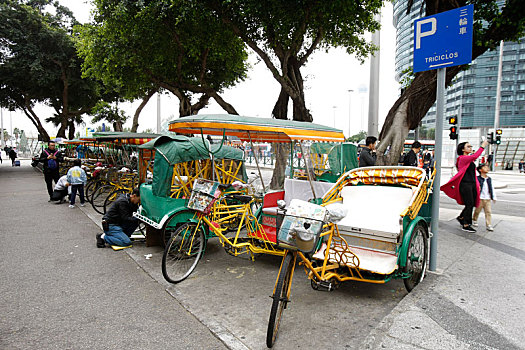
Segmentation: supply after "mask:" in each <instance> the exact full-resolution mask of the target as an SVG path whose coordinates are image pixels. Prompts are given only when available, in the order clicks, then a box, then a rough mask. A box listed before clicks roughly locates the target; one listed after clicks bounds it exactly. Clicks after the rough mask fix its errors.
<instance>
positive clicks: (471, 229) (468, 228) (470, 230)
mask: <svg viewBox="0 0 525 350" xmlns="http://www.w3.org/2000/svg"><path fill="white" fill-rule="evenodd" d="M461 229H462V230H463V231H465V232H476V230H475V229H474V228H473V227H472V226H470V225H468V226H463V227H462V228H461Z"/></svg>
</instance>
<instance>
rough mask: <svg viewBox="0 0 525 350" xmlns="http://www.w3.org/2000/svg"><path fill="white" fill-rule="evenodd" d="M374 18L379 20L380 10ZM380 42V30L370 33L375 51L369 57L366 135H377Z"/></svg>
mask: <svg viewBox="0 0 525 350" xmlns="http://www.w3.org/2000/svg"><path fill="white" fill-rule="evenodd" d="M376 20H377V21H378V22H381V12H380V13H378V14H377V15H376ZM380 43H381V37H380V31H379V30H377V31H375V32H374V33H372V44H373V45H374V46H377V51H376V52H375V53H374V55H373V56H372V57H371V59H370V91H369V94H368V134H367V135H368V136H376V137H377V136H378V120H379V119H378V115H379V61H380V54H379V51H380V50H379V46H380Z"/></svg>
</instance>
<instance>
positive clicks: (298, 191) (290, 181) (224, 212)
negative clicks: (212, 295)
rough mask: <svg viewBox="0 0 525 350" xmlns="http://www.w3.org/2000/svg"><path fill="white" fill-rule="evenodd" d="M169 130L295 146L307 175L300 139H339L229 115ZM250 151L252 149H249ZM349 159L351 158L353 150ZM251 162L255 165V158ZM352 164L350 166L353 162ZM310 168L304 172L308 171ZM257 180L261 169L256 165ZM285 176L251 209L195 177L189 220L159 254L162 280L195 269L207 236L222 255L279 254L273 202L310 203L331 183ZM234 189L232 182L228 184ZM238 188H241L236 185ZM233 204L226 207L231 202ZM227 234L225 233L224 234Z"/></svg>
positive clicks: (246, 201) (336, 133)
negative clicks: (280, 184)
mask: <svg viewBox="0 0 525 350" xmlns="http://www.w3.org/2000/svg"><path fill="white" fill-rule="evenodd" d="M169 128H170V131H173V132H177V133H187V134H188V133H191V134H196V135H197V138H199V135H200V136H201V138H202V139H203V140H204V135H205V134H207V135H216V136H222V137H223V138H224V137H226V136H235V137H237V138H239V139H240V140H241V141H243V142H250V144H252V145H253V142H272V143H281V144H282V143H285V144H295V143H297V144H298V145H299V147H300V148H301V149H302V150H303V151H304V149H306V150H307V152H302V153H303V156H304V157H303V161H304V164H305V166H306V168H307V169H306V170H307V171H306V172H307V174H309V175H310V174H311V173H312V172H311V171H309V170H311V167H310V166H309V160H308V158H309V154H310V153H309V152H308V150H309V149H308V147H307V146H309V145H306V144H305V143H304V141H308V142H309V143H311V142H335V143H341V142H343V141H344V136H343V134H342V132H341V131H340V130H338V129H334V128H330V127H326V126H322V125H317V124H313V123H303V122H296V121H289V120H277V119H265V118H251V117H241V116H235V115H200V116H190V117H185V118H180V119H178V120H176V121H173V122H171V123H170V126H169ZM252 148H253V146H252ZM290 149H291V150H292V152H290V154H291V156H290V163H289V165H291V166H292V167H293V164H294V163H293V155H294V152H293V147H290ZM354 157H355V158H356V157H357V155H356V153H355V152H354ZM255 159H256V164H257V165H258V163H257V158H255ZM354 163H356V162H354ZM308 168H310V169H308ZM258 172H259V176H260V178H262V176H261V171H260V168H259V167H258ZM290 174H291V175H292V177H291V178H286V179H285V182H284V190H281V191H274V192H270V191H268V192H267V191H266V188H265V186H264V183H263V187H264V190H265V195H264V198H263V203H262V206H261V207H260V208H258V209H257V210H256V211H254V210H253V205H252V204H253V202H254V200H255V199H254V197H253V196H247V195H239V194H232V193H227V192H225V191H224V186H223V184H222V183H221V182H220V181H217V179H215V180H211V181H210V180H208V179H201V178H198V179H195V181H194V186H193V189H192V192H191V195H190V197H189V200H188V202H187V204H186V207H187V209H189V210H191V213H192V216H191V217H188V219H187V222H186V223H185V224H184V225H182V226H181V227H179V228H178V229H177V230H176V231H175V232H173V234H172V236H171V238H170V240H169V242H168V243H167V245H166V248H165V250H164V255H163V259H162V272H163V275H164V277H165V279H166V280H167V281H169V282H172V283H178V282H181V281H183V280H184V279H185V278H187V277H188V276H189V275H190V274H191V273H192V271H193V270H194V269H195V267H196V266H197V263H198V261H199V259H200V257H201V256H202V254H203V251H204V248H205V245H206V242H207V240H208V239H209V238H211V237H214V236H216V237H218V238H219V241H220V243H221V244H222V246H223V247H224V249H225V250H226V252H227V253H229V254H231V255H233V256H239V255H242V254H247V255H249V256H250V258H251V259H252V260H253V259H254V256H255V255H256V254H270V255H278V256H282V255H283V254H284V251H283V250H282V249H280V248H279V247H278V246H277V239H276V238H277V236H276V232H277V228H278V226H279V224H278V219H279V218H280V215H279V210H278V207H277V202H278V201H280V200H282V201H284V202H290V201H291V200H292V199H293V198H301V199H303V200H315V199H317V198H320V197H321V195H322V194H324V193H325V192H326V191H327V190H328V189H329V188H330V187H331V186H332V183H328V182H322V181H315V180H312V178H310V176H308V177H309V178H310V181H304V180H299V179H294V178H293V174H294V171H291V172H290ZM234 185H235V184H234ZM240 187H242V186H240ZM235 201H236V202H237V203H235V204H231V202H235ZM234 215H236V216H237V217H238V216H240V219H239V220H238V224H237V227H236V228H235V229H234V230H233V232H230V231H231V227H229V225H227V224H226V225H225V223H227V220H228V218H229V217H230V216H234ZM228 232H230V233H231V234H228Z"/></svg>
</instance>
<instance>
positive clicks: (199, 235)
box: [162, 222, 205, 283]
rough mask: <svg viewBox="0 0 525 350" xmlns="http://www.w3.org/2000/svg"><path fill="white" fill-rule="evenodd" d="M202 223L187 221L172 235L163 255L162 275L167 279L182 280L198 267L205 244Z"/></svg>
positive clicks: (172, 281)
mask: <svg viewBox="0 0 525 350" xmlns="http://www.w3.org/2000/svg"><path fill="white" fill-rule="evenodd" d="M201 224H202V223H195V222H186V223H184V224H182V225H181V226H180V227H179V228H178V229H177V230H176V231H175V232H174V233H173V235H172V236H171V238H170V240H169V241H168V244H167V245H166V248H165V249H164V254H163V255H162V275H163V276H164V278H165V279H166V281H168V282H170V283H179V282H182V281H184V280H185V279H186V278H188V276H189V275H191V273H192V272H193V270H195V267H197V264H198V263H199V260H200V258H201V256H202V253H203V251H204V244H205V237H204V230H203V228H202V226H201ZM192 249H193V250H194V251H192Z"/></svg>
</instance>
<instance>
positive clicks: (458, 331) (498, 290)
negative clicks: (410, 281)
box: [363, 215, 525, 350]
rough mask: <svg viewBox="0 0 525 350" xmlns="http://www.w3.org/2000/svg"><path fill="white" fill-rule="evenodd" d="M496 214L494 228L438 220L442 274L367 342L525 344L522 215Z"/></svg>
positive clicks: (394, 345)
mask: <svg viewBox="0 0 525 350" xmlns="http://www.w3.org/2000/svg"><path fill="white" fill-rule="evenodd" d="M449 217H450V215H449ZM500 217H501V216H500ZM494 219H495V231H494V232H487V231H485V229H484V228H479V229H478V232H477V233H475V234H468V233H465V232H463V231H461V230H460V229H459V228H458V227H457V226H458V224H457V223H456V222H455V220H454V219H452V220H451V221H440V233H439V242H438V251H439V254H438V272H439V274H429V276H428V277H427V278H426V279H425V280H424V281H423V283H422V284H421V285H419V286H418V287H417V288H416V289H415V290H414V291H413V292H412V293H410V294H408V295H407V296H406V297H405V298H404V299H403V300H402V301H401V302H400V303H399V304H398V306H396V307H395V308H394V309H393V310H392V312H391V313H390V314H389V315H388V316H387V317H385V318H384V319H383V321H382V322H381V323H380V324H379V326H377V327H376V328H375V329H374V330H373V331H372V332H371V333H370V335H369V336H368V337H367V339H366V340H365V342H364V346H363V348H365V349H406V350H411V349H432V350H436V349H502V350H511V349H525V312H524V307H525V291H524V289H523V287H524V286H525V242H524V233H523V225H524V223H525V218H523V217H505V220H501V219H498V218H496V217H495V218H494Z"/></svg>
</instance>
